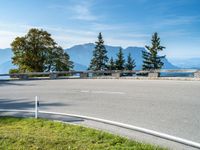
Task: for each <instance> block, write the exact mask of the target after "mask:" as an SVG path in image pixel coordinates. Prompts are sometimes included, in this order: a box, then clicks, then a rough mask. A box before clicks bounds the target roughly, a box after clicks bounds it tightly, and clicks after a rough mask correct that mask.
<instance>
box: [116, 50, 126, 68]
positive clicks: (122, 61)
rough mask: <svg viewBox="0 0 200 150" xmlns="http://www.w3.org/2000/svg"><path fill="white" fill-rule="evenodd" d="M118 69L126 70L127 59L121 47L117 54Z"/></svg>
mask: <svg viewBox="0 0 200 150" xmlns="http://www.w3.org/2000/svg"><path fill="white" fill-rule="evenodd" d="M115 64H116V70H124V68H125V59H124V54H123V52H122V48H121V47H120V49H119V52H118V54H117V59H116V63H115Z"/></svg>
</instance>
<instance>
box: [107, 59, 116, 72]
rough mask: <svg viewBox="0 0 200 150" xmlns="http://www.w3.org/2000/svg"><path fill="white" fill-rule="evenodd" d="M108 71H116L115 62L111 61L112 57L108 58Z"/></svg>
mask: <svg viewBox="0 0 200 150" xmlns="http://www.w3.org/2000/svg"><path fill="white" fill-rule="evenodd" d="M108 70H116V67H115V62H114V60H113V57H111V58H110V61H109V64H108Z"/></svg>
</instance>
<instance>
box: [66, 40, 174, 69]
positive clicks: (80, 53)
mask: <svg viewBox="0 0 200 150" xmlns="http://www.w3.org/2000/svg"><path fill="white" fill-rule="evenodd" d="M94 47H95V45H94V44H93V43H88V44H83V45H75V46H73V47H71V48H69V49H66V50H65V51H66V52H67V53H68V54H69V55H70V57H71V60H72V61H74V62H76V63H78V64H82V65H84V66H85V67H86V68H87V67H88V66H89V64H90V60H91V58H92V53H93V50H94ZM119 48H120V47H119V46H108V45H106V49H107V51H108V53H107V56H108V57H109V58H111V57H113V58H114V59H116V54H117V53H118V51H119ZM143 50H145V48H143V47H128V48H126V49H123V53H124V57H125V59H127V56H128V54H129V53H131V55H132V57H133V58H134V59H135V61H136V69H137V70H141V68H142V63H143V59H142V51H143ZM163 62H164V66H163V69H177V68H178V67H176V66H174V65H173V64H171V63H170V62H169V61H168V60H167V59H166V58H165V59H163ZM75 67H76V64H75Z"/></svg>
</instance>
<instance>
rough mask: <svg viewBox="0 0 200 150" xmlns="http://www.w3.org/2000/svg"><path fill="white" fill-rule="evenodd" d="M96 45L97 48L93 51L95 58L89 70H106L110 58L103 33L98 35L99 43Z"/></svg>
mask: <svg viewBox="0 0 200 150" xmlns="http://www.w3.org/2000/svg"><path fill="white" fill-rule="evenodd" d="M95 43H96V46H95V48H94V51H93V58H92V60H91V62H90V67H89V70H94V71H97V70H106V68H107V62H108V57H107V50H106V48H105V45H104V40H103V36H102V34H101V32H100V33H99V35H98V41H96V42H95Z"/></svg>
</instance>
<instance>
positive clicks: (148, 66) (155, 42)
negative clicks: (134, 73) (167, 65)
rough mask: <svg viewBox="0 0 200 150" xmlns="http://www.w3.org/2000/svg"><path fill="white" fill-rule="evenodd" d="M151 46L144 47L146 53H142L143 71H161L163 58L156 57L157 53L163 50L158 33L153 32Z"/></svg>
mask: <svg viewBox="0 0 200 150" xmlns="http://www.w3.org/2000/svg"><path fill="white" fill-rule="evenodd" d="M151 44H152V45H151V46H145V47H146V49H147V51H143V52H142V57H143V66H142V69H143V70H156V69H161V68H162V66H163V65H164V63H163V62H162V59H163V58H165V56H158V52H159V51H162V50H163V49H165V47H164V46H161V45H160V38H159V36H158V33H156V32H155V33H154V34H153V35H152V39H151Z"/></svg>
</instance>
